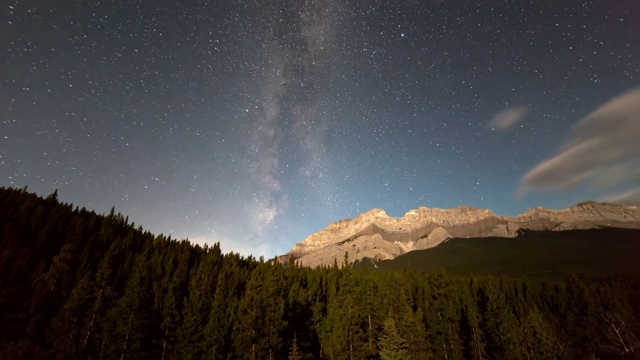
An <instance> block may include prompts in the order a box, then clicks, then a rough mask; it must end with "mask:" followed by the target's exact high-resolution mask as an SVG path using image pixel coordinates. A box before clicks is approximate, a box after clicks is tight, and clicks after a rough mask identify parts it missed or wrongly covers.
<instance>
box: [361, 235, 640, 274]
mask: <svg viewBox="0 0 640 360" xmlns="http://www.w3.org/2000/svg"><path fill="white" fill-rule="evenodd" d="M637 254H640V229H618V228H605V229H589V230H565V231H534V230H524V231H522V232H521V234H520V236H518V237H517V238H501V237H485V238H464V239H461V238H456V239H450V240H449V241H447V242H445V243H443V244H441V245H440V246H437V247H434V248H430V249H426V250H418V251H412V252H409V253H406V254H403V255H400V256H398V257H396V258H394V259H390V260H384V261H374V260H372V259H363V260H362V261H361V262H359V263H358V264H356V265H355V266H356V267H369V268H378V269H399V270H400V269H408V268H411V269H414V270H418V271H434V270H437V269H445V270H446V271H447V272H450V273H456V274H469V273H473V274H492V275H518V276H549V275H553V276H555V275H568V274H575V273H593V274H597V275H602V274H613V273H615V274H629V275H634V276H640V262H638V261H637Z"/></svg>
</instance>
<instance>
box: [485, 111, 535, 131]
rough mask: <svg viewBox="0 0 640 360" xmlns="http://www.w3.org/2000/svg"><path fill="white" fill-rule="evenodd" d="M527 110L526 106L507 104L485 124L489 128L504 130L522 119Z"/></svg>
mask: <svg viewBox="0 0 640 360" xmlns="http://www.w3.org/2000/svg"><path fill="white" fill-rule="evenodd" d="M528 112H529V108H527V107H526V106H509V107H508V108H506V109H504V110H502V111H500V112H499V113H497V114H496V115H495V116H494V117H493V118H492V119H491V120H490V121H489V123H488V124H487V126H488V127H489V128H490V129H496V130H506V129H508V128H510V127H512V126H513V125H515V124H517V123H519V122H520V121H522V119H523V118H524V117H525V115H527V113H528Z"/></svg>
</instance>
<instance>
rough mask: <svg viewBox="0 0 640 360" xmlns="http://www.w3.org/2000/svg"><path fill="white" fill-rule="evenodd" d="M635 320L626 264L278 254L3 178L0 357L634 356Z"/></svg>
mask: <svg viewBox="0 0 640 360" xmlns="http://www.w3.org/2000/svg"><path fill="white" fill-rule="evenodd" d="M346 260H347V259H345V264H348V262H347V261H346ZM639 324H640V280H639V279H637V278H633V277H629V276H611V275H608V276H602V277H594V276H572V277H566V278H556V279H543V278H535V279H528V278H507V277H494V276H473V275H469V276H452V275H449V274H447V273H445V272H444V271H437V272H433V273H424V272H417V271H411V270H406V271H376V270H365V269H363V270H357V269H353V268H351V267H349V266H343V267H338V266H332V267H329V268H321V269H309V268H304V267H299V266H296V265H293V264H292V265H287V266H284V265H281V264H279V263H278V262H276V261H264V260H263V259H255V258H252V257H248V258H245V257H242V256H239V255H238V254H233V253H231V254H222V253H221V251H220V247H219V245H218V244H216V245H214V246H212V247H204V248H203V247H199V246H194V245H192V244H190V243H189V242H186V241H176V240H172V239H171V238H169V237H166V236H163V235H159V236H155V235H153V234H151V233H149V232H146V231H143V230H142V228H140V227H138V228H136V227H135V225H134V224H130V223H129V222H128V219H127V218H125V217H124V216H122V215H120V214H116V213H115V212H114V211H111V213H110V214H108V215H98V214H96V213H94V212H91V211H87V210H86V209H78V208H75V209H74V208H73V207H72V206H71V205H70V204H61V203H59V202H58V201H57V193H53V194H51V195H49V196H48V197H46V198H40V197H38V196H36V195H34V194H31V193H28V192H27V191H26V189H23V190H16V189H5V188H2V189H0V358H2V359H4V358H9V359H39V358H46V359H56V358H60V359H69V360H70V359H114V358H118V359H123V358H126V359H287V358H289V359H324V358H326V359H551V358H561V359H589V358H604V359H607V358H612V359H616V358H637V356H638V355H637V354H638V353H639V352H640V350H639V349H638V347H639V346H640V342H639V341H638V335H639V334H640V328H639V326H638V325H639Z"/></svg>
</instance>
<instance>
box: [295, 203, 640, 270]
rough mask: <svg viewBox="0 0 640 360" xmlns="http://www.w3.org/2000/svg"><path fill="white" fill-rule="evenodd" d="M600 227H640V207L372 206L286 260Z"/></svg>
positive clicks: (380, 254)
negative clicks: (497, 209) (396, 212)
mask: <svg viewBox="0 0 640 360" xmlns="http://www.w3.org/2000/svg"><path fill="white" fill-rule="evenodd" d="M598 227H622V228H640V208H639V207H636V206H623V205H614V204H607V203H596V202H584V203H580V204H577V205H575V206H572V207H570V208H567V209H561V210H551V209H546V208H543V207H536V208H534V209H530V210H527V211H526V212H524V213H522V214H521V215H519V216H516V217H508V216H503V217H500V216H497V215H495V214H494V213H493V212H492V211H491V210H489V209H476V208H472V207H469V206H459V207H457V208H455V209H437V208H426V207H420V208H418V209H415V210H410V211H408V212H407V213H406V214H405V215H404V216H403V217H400V218H394V217H390V216H387V213H386V212H385V211H384V210H381V209H373V210H370V211H368V212H366V213H363V214H360V215H359V216H357V217H356V218H354V219H345V220H341V221H338V222H335V223H332V224H330V225H329V226H328V227H327V228H325V229H323V230H321V231H320V232H318V233H315V234H313V235H311V236H309V237H308V238H306V239H305V240H304V241H302V242H300V243H297V244H296V245H295V246H294V248H293V250H291V251H290V252H289V253H288V254H287V255H285V256H284V257H283V258H285V259H290V258H294V259H296V261H297V262H298V263H300V264H302V265H306V266H312V267H315V266H320V265H331V264H333V263H334V261H335V262H337V263H338V264H341V263H342V261H343V258H344V254H345V253H347V254H348V256H349V260H350V261H356V260H362V259H364V258H371V259H391V258H394V257H396V256H398V255H401V254H404V253H406V252H409V251H413V250H420V249H428V248H431V247H434V246H437V245H439V244H441V243H442V242H444V241H446V240H448V239H450V238H454V237H486V236H500V237H514V236H516V235H517V234H518V231H519V230H520V229H531V230H573V229H591V228H598Z"/></svg>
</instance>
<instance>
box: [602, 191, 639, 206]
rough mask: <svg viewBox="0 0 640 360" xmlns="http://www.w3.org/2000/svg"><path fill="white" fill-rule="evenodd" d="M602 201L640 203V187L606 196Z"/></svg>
mask: <svg viewBox="0 0 640 360" xmlns="http://www.w3.org/2000/svg"><path fill="white" fill-rule="evenodd" d="M601 201H604V202H608V203H613V204H623V205H640V188H637V189H634V190H631V191H629V192H626V193H624V194H617V195H610V196H605V197H604V198H602V199H601Z"/></svg>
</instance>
